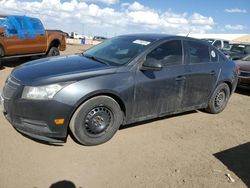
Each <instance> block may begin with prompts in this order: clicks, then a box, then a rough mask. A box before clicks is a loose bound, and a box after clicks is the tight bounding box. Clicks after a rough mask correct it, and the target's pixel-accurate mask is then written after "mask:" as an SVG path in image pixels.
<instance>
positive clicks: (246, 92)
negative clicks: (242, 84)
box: [235, 88, 250, 96]
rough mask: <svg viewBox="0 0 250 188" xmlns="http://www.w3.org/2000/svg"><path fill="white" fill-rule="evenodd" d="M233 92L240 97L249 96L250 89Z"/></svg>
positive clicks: (239, 89)
mask: <svg viewBox="0 0 250 188" xmlns="http://www.w3.org/2000/svg"><path fill="white" fill-rule="evenodd" d="M235 92H236V93H238V94H241V95H247V96H250V88H249V89H245V88H244V89H243V88H237V89H236V91H235Z"/></svg>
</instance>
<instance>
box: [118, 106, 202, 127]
mask: <svg viewBox="0 0 250 188" xmlns="http://www.w3.org/2000/svg"><path fill="white" fill-rule="evenodd" d="M193 113H198V111H197V110H193V111H189V112H183V113H179V114H173V115H167V116H163V117H159V118H154V119H149V120H145V121H140V122H136V123H132V124H128V125H123V126H121V127H120V129H119V130H122V129H128V128H133V127H137V126H140V125H145V124H148V123H152V122H156V121H161V120H165V119H170V118H173V117H178V116H184V115H189V114H193Z"/></svg>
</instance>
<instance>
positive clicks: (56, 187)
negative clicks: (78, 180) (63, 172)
mask: <svg viewBox="0 0 250 188" xmlns="http://www.w3.org/2000/svg"><path fill="white" fill-rule="evenodd" d="M49 188H76V186H75V184H74V183H73V182H71V181H68V180H63V181H59V182H56V183H53V184H52V185H51V186H50V187H49Z"/></svg>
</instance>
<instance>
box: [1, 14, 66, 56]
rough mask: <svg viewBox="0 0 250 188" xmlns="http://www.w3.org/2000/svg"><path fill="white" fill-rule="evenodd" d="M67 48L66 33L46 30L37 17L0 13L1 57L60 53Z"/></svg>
mask: <svg viewBox="0 0 250 188" xmlns="http://www.w3.org/2000/svg"><path fill="white" fill-rule="evenodd" d="M65 49H66V40H65V34H64V33H63V32H59V31H56V30H45V29H44V27H43V24H42V22H41V21H40V20H39V19H37V18H32V17H27V16H13V15H6V16H4V15H2V16H1V15H0V58H9V57H23V56H33V55H49V56H53V55H59V50H61V51H64V50H65Z"/></svg>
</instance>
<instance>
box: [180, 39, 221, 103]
mask: <svg viewBox="0 0 250 188" xmlns="http://www.w3.org/2000/svg"><path fill="white" fill-rule="evenodd" d="M184 44H185V50H186V53H187V56H186V64H187V67H188V72H189V73H188V76H187V77H186V85H185V89H184V97H183V103H182V107H183V108H189V107H197V108H199V107H200V106H202V105H205V104H207V103H208V99H209V96H210V95H211V92H212V91H213V89H214V87H215V85H216V81H217V77H218V75H219V73H220V67H219V63H218V53H217V51H216V50H215V49H210V48H209V46H208V45H206V44H204V43H202V42H199V41H196V40H186V41H185V42H184Z"/></svg>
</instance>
